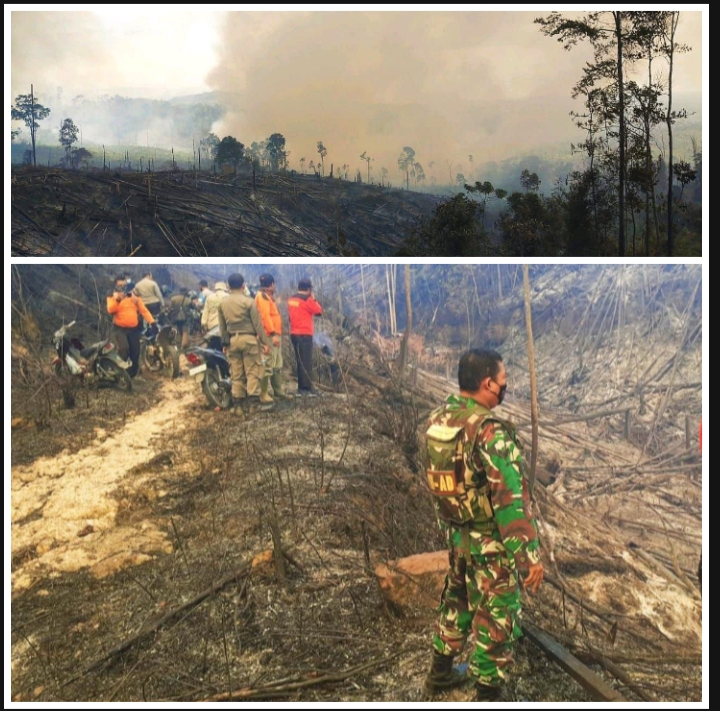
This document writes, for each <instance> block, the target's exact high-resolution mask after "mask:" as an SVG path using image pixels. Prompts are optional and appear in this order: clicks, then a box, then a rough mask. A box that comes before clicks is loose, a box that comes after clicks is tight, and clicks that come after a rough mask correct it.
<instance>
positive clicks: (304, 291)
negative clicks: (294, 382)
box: [287, 279, 322, 395]
mask: <svg viewBox="0 0 720 711" xmlns="http://www.w3.org/2000/svg"><path fill="white" fill-rule="evenodd" d="M287 306H288V316H289V317H290V341H291V342H292V345H293V349H294V351H295V360H296V361H297V374H298V376H297V377H298V395H317V392H316V391H315V390H313V386H312V354H313V334H314V333H315V326H314V324H313V318H314V317H315V316H320V314H322V306H320V304H319V303H318V302H317V301H315V299H314V298H313V293H312V282H311V281H310V279H300V281H299V282H298V290H297V294H295V295H294V296H291V297H290V298H289V299H288V300H287Z"/></svg>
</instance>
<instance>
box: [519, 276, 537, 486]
mask: <svg viewBox="0 0 720 711" xmlns="http://www.w3.org/2000/svg"><path fill="white" fill-rule="evenodd" d="M528 271H529V270H528V265H527V264H523V283H524V287H525V329H526V331H527V346H528V365H529V366H530V418H531V423H532V424H531V427H532V444H531V447H532V450H531V452H532V453H531V455H530V475H529V484H530V491H532V490H533V487H534V486H535V467H536V466H537V451H538V403H537V381H536V378H535V343H534V341H533V332H532V310H531V307H530V277H529V275H528Z"/></svg>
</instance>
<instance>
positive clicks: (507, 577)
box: [425, 350, 544, 701]
mask: <svg viewBox="0 0 720 711" xmlns="http://www.w3.org/2000/svg"><path fill="white" fill-rule="evenodd" d="M458 381H459V385H460V394H459V395H450V396H449V397H448V398H447V401H446V402H445V404H444V405H443V406H442V407H439V408H438V409H436V410H434V411H433V412H432V413H431V415H430V418H429V420H428V423H427V428H426V435H425V437H426V447H427V449H426V473H427V480H428V485H429V488H430V492H431V493H432V494H433V503H434V504H435V510H436V513H437V517H438V523H439V525H440V530H441V532H442V534H443V536H444V538H445V541H446V544H447V547H448V551H449V562H450V569H449V571H448V574H447V576H446V578H445V587H444V589H443V593H442V597H441V599H440V616H439V619H438V621H437V623H436V626H435V634H434V636H433V648H434V654H433V662H432V668H431V670H430V673H429V674H428V676H427V678H426V680H425V690H426V691H427V692H428V693H429V694H434V693H436V692H438V691H443V690H445V689H450V688H452V687H454V686H459V685H461V684H463V683H464V682H465V675H464V674H463V673H461V672H460V671H459V670H457V669H453V666H452V662H453V658H454V657H455V656H457V655H458V654H460V652H461V651H462V649H463V646H464V644H465V640H466V639H467V637H468V636H469V634H470V632H471V631H472V634H473V636H474V641H475V649H474V651H473V653H472V655H471V656H470V662H469V665H468V673H469V675H470V676H471V677H472V679H473V681H474V682H475V699H476V700H477V701H495V700H497V699H499V698H500V694H501V686H502V683H503V681H504V679H505V673H506V670H507V668H508V667H509V666H510V665H511V664H512V661H513V647H514V643H515V640H516V639H517V638H518V637H520V636H521V634H522V633H521V630H520V613H521V596H520V575H522V576H523V585H524V587H525V588H526V589H527V590H529V591H531V592H533V593H534V592H537V589H538V587H539V586H540V583H541V582H542V579H543V573H544V571H543V565H542V563H541V562H540V553H539V542H538V535H537V527H536V524H535V520H534V519H533V517H532V514H531V512H530V494H529V490H528V485H527V480H526V478H525V462H524V460H523V457H522V450H521V446H520V443H519V441H518V439H517V435H516V433H515V428H514V426H513V425H511V424H510V423H508V422H505V421H503V420H501V419H500V418H498V417H497V416H495V415H493V414H492V413H491V410H492V409H493V408H495V407H497V406H498V405H499V404H500V403H501V402H502V401H503V396H504V395H505V388H506V387H507V375H506V373H505V366H504V365H503V362H502V357H501V356H500V354H499V353H496V352H495V351H482V350H471V351H468V352H467V353H465V354H464V355H463V356H462V358H461V359H460V364H459V367H458Z"/></svg>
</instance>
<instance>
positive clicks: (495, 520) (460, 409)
mask: <svg viewBox="0 0 720 711" xmlns="http://www.w3.org/2000/svg"><path fill="white" fill-rule="evenodd" d="M426 445H427V446H426V473H427V478H428V485H429V488H430V491H431V493H432V494H433V502H434V504H435V509H436V511H437V514H438V516H439V518H440V519H441V520H443V521H445V522H447V523H450V524H455V525H465V524H466V525H470V526H471V527H472V528H473V530H476V529H477V530H480V531H483V532H485V533H486V534H487V535H488V536H491V537H493V538H495V539H496V540H498V542H500V543H502V545H503V547H504V548H505V550H506V551H507V552H508V554H509V557H510V558H511V559H512V560H514V562H515V565H516V566H517V567H518V568H522V569H526V568H527V567H528V565H529V564H531V563H537V562H538V561H539V559H540V556H539V541H538V535H537V526H536V524H535V520H534V519H533V517H532V514H531V512H530V493H529V490H528V485H527V479H526V476H525V469H526V465H525V461H524V460H523V456H522V445H521V443H520V441H519V440H518V438H517V435H516V433H515V428H514V427H513V426H512V425H511V424H509V423H507V422H504V421H503V420H501V419H499V418H497V417H495V416H494V415H493V414H492V413H491V412H490V410H488V409H487V408H485V407H483V406H482V405H480V404H479V403H477V402H476V401H475V400H472V399H471V398H465V397H462V396H459V395H450V396H449V397H448V399H447V401H446V403H445V404H444V405H443V406H442V407H439V408H438V409H436V410H434V411H433V412H432V413H431V414H430V417H429V419H428V422H427V427H426Z"/></svg>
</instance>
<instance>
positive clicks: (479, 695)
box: [475, 682, 502, 701]
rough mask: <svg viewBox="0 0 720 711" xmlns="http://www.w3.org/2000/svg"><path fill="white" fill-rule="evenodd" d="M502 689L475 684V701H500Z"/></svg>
mask: <svg viewBox="0 0 720 711" xmlns="http://www.w3.org/2000/svg"><path fill="white" fill-rule="evenodd" d="M501 693H502V689H501V687H499V686H488V685H487V684H478V682H475V701H499V700H500V695H501Z"/></svg>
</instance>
